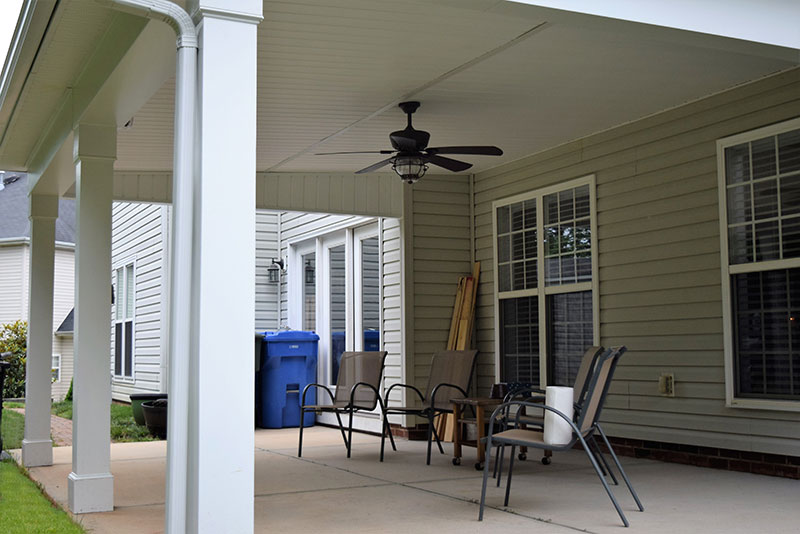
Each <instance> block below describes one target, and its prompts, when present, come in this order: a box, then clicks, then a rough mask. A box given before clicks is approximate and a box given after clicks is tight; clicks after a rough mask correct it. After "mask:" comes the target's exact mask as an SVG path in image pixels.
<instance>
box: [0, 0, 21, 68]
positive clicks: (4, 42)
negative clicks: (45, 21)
mask: <svg viewBox="0 0 800 534" xmlns="http://www.w3.org/2000/svg"><path fill="white" fill-rule="evenodd" d="M21 6H22V0H0V57H2V60H0V64H3V63H5V58H6V54H7V52H8V44H9V43H10V42H11V37H13V36H14V28H15V27H16V26H17V19H18V18H19V10H20V7H21Z"/></svg>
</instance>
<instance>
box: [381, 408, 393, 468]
mask: <svg viewBox="0 0 800 534" xmlns="http://www.w3.org/2000/svg"><path fill="white" fill-rule="evenodd" d="M388 426H389V425H388V423H387V421H386V412H384V414H383V428H382V429H381V462H382V461H383V448H384V445H386V430H387V427H388ZM389 435H390V436H391V435H392V431H391V430H389Z"/></svg>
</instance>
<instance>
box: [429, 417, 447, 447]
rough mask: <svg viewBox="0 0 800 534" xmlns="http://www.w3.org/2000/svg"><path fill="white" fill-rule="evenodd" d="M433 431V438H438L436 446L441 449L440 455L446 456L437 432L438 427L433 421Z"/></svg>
mask: <svg viewBox="0 0 800 534" xmlns="http://www.w3.org/2000/svg"><path fill="white" fill-rule="evenodd" d="M443 415H444V414H443ZM431 430H432V431H433V437H434V438H436V445H437V446H438V447H439V453H440V454H444V449H443V448H442V442H441V440H440V439H439V433H438V432H437V431H436V425H434V424H433V419H431Z"/></svg>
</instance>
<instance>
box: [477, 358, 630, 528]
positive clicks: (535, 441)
mask: <svg viewBox="0 0 800 534" xmlns="http://www.w3.org/2000/svg"><path fill="white" fill-rule="evenodd" d="M625 350H626V349H625V347H619V348H616V349H611V350H609V351H606V352H605V353H603V354H602V355H601V356H599V357H598V359H597V362H596V364H595V366H594V369H593V371H592V373H591V376H590V380H589V385H588V386H587V389H586V396H585V398H584V402H583V407H582V409H581V412H580V414H579V416H578V420H577V423H576V422H573V421H572V419H571V418H570V417H567V416H566V415H565V414H564V413H562V412H561V411H559V410H557V409H555V408H553V407H551V406H547V405H543V404H536V403H534V402H529V401H521V400H516V401H512V402H509V403H504V404H502V405H500V406H499V407H498V408H497V409H496V410H495V411H494V413H493V414H492V417H491V419H490V423H489V434H488V435H487V437H486V448H487V454H489V453H490V452H491V448H492V446H495V445H511V457H510V461H509V468H508V478H507V480H506V493H505V501H504V506H508V498H509V493H510V491H511V479H512V477H513V472H514V453H515V451H516V447H523V446H524V447H531V448H536V449H543V450H552V451H567V450H570V449H572V447H573V446H574V445H575V444H576V443H577V442H580V443H581V445H582V447H583V451H584V452H585V453H586V456H588V457H589V461H590V462H591V464H592V467H593V468H594V470H595V473H597V476H598V477H599V478H600V482H601V483H602V484H603V487H604V488H605V490H606V493H607V494H608V496H609V498H610V499H611V502H612V503H613V504H614V508H615V509H616V510H617V513H618V514H619V517H620V519H622V523H623V524H624V525H625V526H626V527H627V526H629V523H628V519H627V518H626V517H625V514H624V513H623V512H622V509H621V508H620V506H619V503H618V502H617V499H616V497H614V494H613V493H611V489H610V488H609V486H608V483H607V482H606V480H605V477H604V476H603V474H602V472H601V470H600V466H599V464H598V462H597V459H596V458H595V453H593V452H592V449H591V448H590V446H589V444H588V443H587V439H588V438H589V437H591V436H592V435H593V434H594V432H598V433H599V434H600V435H601V437H602V438H603V440H604V441H605V442H606V444H607V445H608V446H609V451H610V452H611V456H612V458H613V459H614V461H615V463H616V464H617V468H618V469H619V471H620V474H621V475H622V477H623V479H624V480H625V483H626V484H627V486H628V490H630V492H631V495H632V496H633V498H634V500H635V501H636V504H637V505H638V507H639V510H640V511H644V507H643V506H642V504H641V502H640V501H639V498H638V496H637V495H636V492H635V491H634V490H633V487H632V486H631V484H630V481H629V480H628V477H627V475H626V474H625V471H624V470H623V469H622V466H621V465H620V463H619V459H618V458H617V456H616V454H614V451H613V449H611V447H610V444H609V443H608V438H606V436H605V434H604V433H603V432H602V429H600V428H599V426H598V424H597V421H598V419H599V417H600V413H601V412H602V409H603V404H604V403H605V398H606V395H607V394H608V388H609V385H610V384H611V378H612V376H613V373H614V370H615V368H616V365H617V362H618V361H619V357H620V356H621V355H622V353H624V352H625ZM537 400H538V399H537ZM509 406H515V407H517V411H516V413H517V417H521V415H522V410H520V408H523V407H531V408H540V409H544V410H547V411H550V412H553V413H555V414H556V415H557V416H558V417H560V418H561V419H563V420H564V421H566V422H567V423H568V424H569V425H570V427H572V438H571V439H570V441H569V442H568V443H565V444H561V445H555V444H548V443H545V442H544V432H543V430H528V429H523V428H519V421H515V427H516V428H511V429H509V430H503V431H501V432H499V433H497V434H495V433H494V426H495V422H496V420H497V419H498V416H500V415H501V414H502V413H503V412H504V410H506V409H507V408H508V407H509ZM488 478H489V464H488V462H487V463H486V465H485V466H484V471H483V485H482V488H481V503H480V511H479V512H478V520H479V521H481V520H483V509H484V505H485V502H486V482H487V480H488Z"/></svg>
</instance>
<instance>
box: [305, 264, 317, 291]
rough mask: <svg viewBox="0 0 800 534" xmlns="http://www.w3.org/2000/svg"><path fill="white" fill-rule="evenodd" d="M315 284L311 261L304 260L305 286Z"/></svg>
mask: <svg viewBox="0 0 800 534" xmlns="http://www.w3.org/2000/svg"><path fill="white" fill-rule="evenodd" d="M314 282H315V275H314V266H313V265H311V260H306V284H308V285H311V284H313V283H314Z"/></svg>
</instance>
